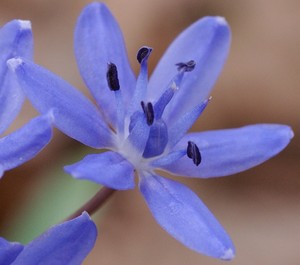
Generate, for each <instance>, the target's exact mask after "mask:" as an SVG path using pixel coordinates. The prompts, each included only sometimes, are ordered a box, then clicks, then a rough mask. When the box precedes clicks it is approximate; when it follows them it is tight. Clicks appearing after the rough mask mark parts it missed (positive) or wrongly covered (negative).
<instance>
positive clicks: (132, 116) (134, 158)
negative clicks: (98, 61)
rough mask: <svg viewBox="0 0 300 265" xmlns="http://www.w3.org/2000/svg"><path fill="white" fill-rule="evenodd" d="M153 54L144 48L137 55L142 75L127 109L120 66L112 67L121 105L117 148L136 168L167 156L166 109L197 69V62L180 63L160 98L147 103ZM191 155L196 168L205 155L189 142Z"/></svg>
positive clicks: (111, 76) (111, 77) (109, 79)
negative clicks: (120, 79) (120, 82)
mask: <svg viewBox="0 0 300 265" xmlns="http://www.w3.org/2000/svg"><path fill="white" fill-rule="evenodd" d="M151 52H152V49H151V48H150V47H146V46H144V47H142V48H140V49H139V51H138V53H137V61H138V62H139V64H140V73H139V75H138V78H137V82H136V88H135V92H134V94H133V96H132V101H131V103H130V106H124V103H123V101H122V96H121V90H120V84H119V79H118V70H117V66H116V65H115V64H114V63H109V64H108V69H107V75H106V76H107V83H108V86H109V88H110V89H111V90H112V91H114V92H115V95H116V102H117V118H118V123H117V124H118V128H116V134H117V139H118V140H117V143H116V149H117V151H118V152H119V153H121V154H122V155H123V156H124V157H125V158H126V159H128V160H129V161H130V162H131V163H133V164H134V165H135V167H136V168H140V167H144V166H142V165H141V164H143V165H145V164H146V163H147V162H146V160H147V159H150V158H154V157H158V156H160V155H162V154H163V153H164V151H165V150H166V147H167V145H168V138H169V135H168V125H167V122H166V121H165V120H164V118H163V113H164V110H165V108H166V107H167V106H168V104H169V103H170V102H171V100H172V98H173V96H174V95H175V93H176V91H177V90H178V89H179V88H180V85H181V82H182V79H183V76H184V74H185V73H186V72H190V71H192V70H193V69H194V68H195V61H193V60H191V61H188V62H185V63H184V62H180V63H178V64H176V66H177V70H178V72H177V74H176V75H175V76H174V77H173V79H172V80H171V81H170V83H169V84H168V86H167V88H166V89H165V91H164V92H163V93H162V95H161V96H160V98H159V99H158V100H157V101H156V102H155V103H154V102H147V101H146V100H145V98H146V92H147V86H148V58H149V56H150V54H151ZM187 155H188V157H189V158H191V159H192V160H193V162H194V164H195V165H199V164H200V162H201V155H200V152H199V149H198V147H197V145H196V144H194V143H193V142H188V148H187Z"/></svg>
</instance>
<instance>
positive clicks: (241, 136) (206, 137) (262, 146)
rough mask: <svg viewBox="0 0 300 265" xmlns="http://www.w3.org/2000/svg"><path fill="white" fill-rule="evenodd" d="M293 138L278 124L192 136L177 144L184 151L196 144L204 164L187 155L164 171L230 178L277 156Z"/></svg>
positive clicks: (289, 129) (186, 174)
mask: <svg viewBox="0 0 300 265" xmlns="http://www.w3.org/2000/svg"><path fill="white" fill-rule="evenodd" d="M292 137H293V132H292V130H291V128H290V127H289V126H286V125H278V124H257V125H249V126H245V127H241V128H238V129H226V130H216V131H207V132H200V133H191V134H188V135H186V136H185V137H184V138H183V139H182V140H181V141H180V142H179V143H178V146H177V148H179V149H182V148H183V147H184V146H186V144H187V142H188V141H193V142H194V143H195V144H197V146H198V147H199V150H200V153H201V156H202V161H201V164H200V165H199V166H198V167H197V166H195V165H194V164H193V162H192V161H191V159H189V158H187V156H185V157H182V158H181V159H179V160H178V161H176V162H174V163H172V164H169V165H167V166H164V167H163V168H162V169H164V170H167V171H169V172H171V173H173V174H178V175H183V176H190V177H200V178H210V177H222V176H228V175H231V174H235V173H238V172H241V171H244V170H247V169H249V168H251V167H254V166H256V165H259V164H261V163H263V162H264V161H266V160H268V159H269V158H271V157H273V156H275V155H276V154H278V153H279V152H280V151H281V150H282V149H284V148H285V147H286V146H287V145H288V143H289V142H290V140H291V138H292Z"/></svg>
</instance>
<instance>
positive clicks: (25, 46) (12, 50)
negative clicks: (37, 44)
mask: <svg viewBox="0 0 300 265" xmlns="http://www.w3.org/2000/svg"><path fill="white" fill-rule="evenodd" d="M32 50H33V39H32V32H31V25H30V22H29V21H22V20H12V21H11V22H9V23H7V24H5V25H4V26H3V27H2V28H1V29H0V51H1V53H0V103H1V104H0V134H1V133H2V132H3V131H4V130H5V129H6V128H7V127H8V126H9V125H10V124H11V122H12V121H13V120H14V119H15V117H16V116H17V115H18V113H19V111H20V109H21V106H22V104H23V100H24V95H23V93H22V91H21V90H20V88H19V86H18V84H17V82H16V80H15V77H14V76H13V75H12V74H11V73H10V72H9V71H8V68H7V65H6V61H7V60H8V59H10V58H12V57H15V56H23V57H26V58H29V59H30V58H32Z"/></svg>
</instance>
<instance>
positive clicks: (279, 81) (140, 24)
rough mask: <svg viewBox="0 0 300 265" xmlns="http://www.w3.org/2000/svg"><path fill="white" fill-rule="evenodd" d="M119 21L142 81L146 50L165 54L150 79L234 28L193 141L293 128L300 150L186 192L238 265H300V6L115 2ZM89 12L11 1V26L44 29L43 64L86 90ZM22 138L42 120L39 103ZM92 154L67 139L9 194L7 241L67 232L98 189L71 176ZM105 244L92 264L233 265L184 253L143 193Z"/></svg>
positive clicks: (130, 202) (1, 10) (6, 190)
mask: <svg viewBox="0 0 300 265" xmlns="http://www.w3.org/2000/svg"><path fill="white" fill-rule="evenodd" d="M104 2H105V3H106V4H107V6H108V7H109V8H110V9H111V11H112V13H113V14H114V16H115V17H116V18H117V20H118V21H119V23H120V25H121V28H122V30H123V33H124V35H125V40H126V44H127V47H128V52H129V58H130V60H131V63H132V67H133V68H134V69H135V72H136V73H137V72H138V67H139V65H138V63H137V62H136V61H135V54H136V51H137V50H138V49H139V47H141V46H143V45H148V46H151V47H153V48H154V51H153V53H152V56H151V59H150V62H149V63H150V70H152V69H153V67H154V66H155V65H156V63H157V60H158V58H160V57H161V55H162V53H163V51H164V49H165V48H166V47H167V46H168V44H169V43H170V41H172V40H173V38H174V37H176V35H177V34H178V33H179V32H181V31H182V30H183V29H184V28H186V27H187V26H188V25H189V24H191V23H192V22H193V21H195V20H197V19H198V18H200V17H202V16H205V15H220V16H224V17H226V19H227V21H228V23H229V24H230V25H231V28H232V35H233V39H232V47H231V52H230V54H229V59H228V61H227V63H226V64H225V67H224V70H223V72H222V74H221V76H220V78H219V80H218V82H217V85H216V87H215V89H214V90H213V94H212V96H213V100H212V102H211V104H210V105H209V106H208V108H207V109H206V110H205V112H204V113H203V114H202V116H201V118H200V119H199V121H198V122H197V123H196V124H195V126H194V127H193V128H192V130H210V129H220V128H232V127H239V126H243V125H246V124H252V123H263V122H270V123H282V124H288V125H291V126H292V128H293V129H294V132H295V138H294V139H293V141H292V142H291V144H290V145H289V146H288V147H287V149H286V150H284V151H283V152H282V153H281V154H279V155H278V156H276V157H275V158H273V159H272V160H270V161H268V162H266V163H264V164H263V165H260V166H258V167H256V168H254V169H251V170H248V171H246V172H243V173H240V174H236V175H234V176H232V177H227V178H219V179H207V180H198V179H194V180H184V182H185V183H186V184H187V185H188V186H190V187H191V188H192V189H193V190H194V191H196V192H197V193H198V194H199V195H200V196H201V198H202V200H203V201H204V202H205V203H206V204H207V206H208V207H209V208H210V209H211V210H212V212H213V213H214V214H215V216H216V217H217V218H218V219H219V220H220V222H222V224H223V226H224V227H225V228H226V230H227V231H228V233H229V234H230V235H231V237H232V239H233V241H234V243H235V245H236V252H237V256H236V258H235V259H234V260H233V261H232V262H231V264H239V265H240V264H243V265H248V264H249V265H250V264H251V265H252V264H264V265H269V264H270V265H271V264H272V265H282V264H291V265H293V264H298V263H299V259H300V253H299V251H298V242H299V239H300V226H299V222H300V210H299V203H300V192H299V190H300V179H299V172H300V164H299V162H298V161H299V157H300V144H299V141H298V136H297V135H298V134H299V132H300V123H299V117H298V116H299V113H300V104H299V99H300V91H299V90H300V88H299V84H300V75H299V71H300V53H299V51H298V50H299V44H300V30H299V26H298V25H299V23H300V16H299V10H300V2H299V1H296V0H287V1H283V0H282V1H280V0H276V1H271V0H265V1H263V0H253V1H237V0H231V1H229V0H223V1H216V0H215V1H208V0H206V1H205V0H172V1H170V0H165V1H158V0H154V1H145V0H140V1H138V0H128V1H126V2H125V1H124V2H120V1H117V0H111V1H104ZM88 3H90V1H87V0H72V1H71V0H66V1H58V0H53V1H46V0H18V1H17V0H9V1H8V0H2V1H1V2H0V24H1V25H3V24H4V23H6V22H7V21H9V20H11V19H14V18H18V19H28V20H31V21H32V28H33V33H34V42H35V61H36V62H37V63H39V64H41V65H43V66H45V67H47V68H48V69H50V70H51V71H53V72H55V73H57V74H58V75H60V76H62V77H63V78H64V79H66V80H68V81H69V82H71V83H72V84H73V85H74V86H76V87H79V88H82V91H84V93H86V94H88V93H87V90H86V88H85V87H84V85H83V83H82V81H81V79H80V75H79V72H78V69H77V68H76V63H75V57H74V55H73V30H74V26H75V23H76V19H77V16H78V15H79V13H80V11H81V10H82V8H83V7H84V6H85V5H86V4H88ZM23 110H24V111H23V112H22V115H21V116H20V118H19V119H18V120H17V121H18V122H17V123H14V127H11V128H10V130H11V131H13V130H14V129H16V128H17V127H20V126H21V124H24V123H25V122H26V121H28V120H29V119H30V118H31V117H33V115H34V114H36V112H35V111H34V110H33V108H32V107H31V106H30V104H29V103H27V104H26V105H25V107H24V109H23ZM89 151H90V150H88V149H86V148H85V147H83V146H82V145H81V144H79V143H77V142H75V141H73V140H71V139H69V138H67V137H66V136H64V135H62V134H61V133H59V132H58V131H55V136H54V139H53V141H52V144H50V145H49V146H48V147H47V148H46V149H45V150H44V151H43V152H42V153H41V154H39V155H38V156H37V157H36V158H35V159H33V160H32V161H31V162H30V163H26V164H25V165H23V166H21V167H19V168H17V169H14V170H12V171H9V172H7V173H6V174H5V176H4V177H3V179H2V180H1V182H0V235H1V236H3V237H6V238H7V239H8V240H10V241H13V240H15V241H19V242H22V243H26V242H28V241H30V240H32V239H33V238H34V237H35V236H37V235H38V234H40V233H41V232H42V231H44V230H45V229H46V228H47V227H48V226H50V225H52V224H54V223H56V222H59V221H61V220H63V219H64V218H65V217H67V216H68V215H69V214H70V213H72V212H73V211H74V210H75V209H76V208H77V207H78V206H79V205H81V204H82V203H83V202H85V201H86V200H88V198H90V197H91V196H92V195H93V194H94V193H95V191H96V190H97V189H98V187H97V185H93V184H91V183H87V182H85V181H76V180H73V179H72V177H70V176H68V175H67V174H64V173H63V168H62V167H63V165H66V164H71V163H73V162H75V161H77V160H79V159H80V158H82V157H83V156H84V155H85V154H86V153H88V152H89ZM94 220H95V221H96V223H97V225H98V228H99V234H100V237H99V238H98V240H97V243H96V246H95V249H94V251H93V252H92V253H91V254H90V256H89V257H88V259H87V260H86V261H85V263H84V264H86V265H95V264H105V265H106V264H108V265H114V264H123V265H126V264H130V265H132V264H134V265H135V264H143V265H147V264H149V265H152V264H174V265H177V264H178V265H181V264H183V263H185V264H198V263H199V264H206V265H217V264H222V263H223V262H222V261H218V260H215V259H212V258H208V257H205V256H202V255H199V254H196V253H194V252H192V251H191V250H188V249H186V248H184V247H183V246H182V245H181V244H180V243H178V242H177V241H176V240H174V239H172V238H171V237H169V235H168V234H167V233H165V232H164V231H163V230H162V229H161V228H160V227H159V226H158V225H157V224H156V223H155V221H154V220H153V218H152V216H151V214H150V213H149V211H148V209H147V206H146V205H145V203H144V201H143V200H142V198H141V197H140V196H139V194H138V191H137V190H134V191H126V192H118V193H116V195H114V197H113V198H112V199H111V200H110V201H109V203H108V204H107V205H106V206H105V207H104V208H103V209H102V210H101V211H100V212H99V213H98V214H97V215H95V216H94Z"/></svg>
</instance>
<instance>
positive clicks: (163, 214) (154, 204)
mask: <svg viewBox="0 0 300 265" xmlns="http://www.w3.org/2000/svg"><path fill="white" fill-rule="evenodd" d="M139 185H140V190H141V192H142V194H143V196H144V198H145V200H146V202H147V204H148V206H149V208H150V210H151V212H152V214H153V216H154V217H155V219H156V221H157V222H158V223H159V224H160V225H161V226H162V227H163V228H164V229H165V230H166V231H167V232H168V233H170V234H171V235H172V236H173V237H174V238H176V239H177V240H178V241H180V242H181V243H183V244H184V245H185V246H187V247H189V248H191V249H193V250H195V251H197V252H200V253H203V254H205V255H208V256H212V257H215V258H220V259H227V260H229V259H232V258H233V257H234V252H235V250H234V246H233V244H232V242H231V240H230V238H229V236H228V235H227V233H226V232H225V230H224V229H223V228H222V227H221V225H220V224H219V223H218V221H217V220H216V219H215V217H214V216H213V214H212V213H211V212H210V211H209V210H208V208H207V207H206V206H205V205H204V204H203V202H202V201H201V200H200V199H199V198H198V197H197V195H196V194H195V193H193V192H192V191H191V190H190V189H188V188H187V187H186V186H184V185H182V184H180V183H178V182H175V181H173V180H169V179H165V178H162V177H160V176H154V175H146V176H143V177H141V181H140V184H139Z"/></svg>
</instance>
